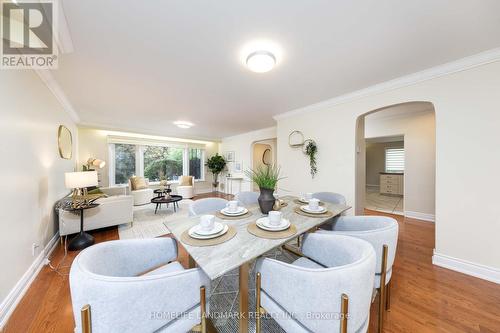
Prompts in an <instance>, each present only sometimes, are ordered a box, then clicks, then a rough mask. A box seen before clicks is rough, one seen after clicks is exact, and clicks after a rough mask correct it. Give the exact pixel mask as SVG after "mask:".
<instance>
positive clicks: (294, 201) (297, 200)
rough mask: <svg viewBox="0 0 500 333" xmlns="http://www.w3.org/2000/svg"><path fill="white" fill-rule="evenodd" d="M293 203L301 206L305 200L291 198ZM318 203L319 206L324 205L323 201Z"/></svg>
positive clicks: (305, 203) (304, 203)
mask: <svg viewBox="0 0 500 333" xmlns="http://www.w3.org/2000/svg"><path fill="white" fill-rule="evenodd" d="M293 203H295V204H297V205H302V206H303V205H307V202H302V201H300V200H299V199H293ZM319 205H320V206H324V205H325V203H324V202H321V201H320V202H319Z"/></svg>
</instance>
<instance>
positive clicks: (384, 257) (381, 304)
mask: <svg viewBox="0 0 500 333" xmlns="http://www.w3.org/2000/svg"><path fill="white" fill-rule="evenodd" d="M388 250H389V247H388V246H387V245H384V247H383V248H382V267H381V268H382V270H381V272H380V296H379V303H378V333H382V329H383V326H384V312H385V296H386V294H385V290H386V288H385V280H386V275H387V252H388Z"/></svg>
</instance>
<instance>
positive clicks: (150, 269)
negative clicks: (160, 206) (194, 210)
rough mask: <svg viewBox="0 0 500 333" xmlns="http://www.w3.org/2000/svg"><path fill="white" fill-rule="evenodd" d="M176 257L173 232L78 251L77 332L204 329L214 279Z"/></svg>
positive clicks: (74, 280)
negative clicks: (185, 266) (161, 235)
mask: <svg viewBox="0 0 500 333" xmlns="http://www.w3.org/2000/svg"><path fill="white" fill-rule="evenodd" d="M176 258H177V246H176V242H175V240H173V239H171V238H155V239H133V240H117V241H109V242H104V243H99V244H96V245H93V246H91V247H88V248H86V249H85V250H83V251H82V252H80V254H78V256H76V258H75V260H74V261H73V263H72V265H71V270H70V274H69V283H70V291H71V301H72V304H73V314H74V318H75V324H76V329H75V332H77V333H90V332H93V333H109V332H156V331H161V332H187V331H189V330H191V329H195V330H198V331H201V332H206V330H207V320H206V318H207V312H208V308H207V306H208V304H207V302H206V299H208V297H209V292H210V290H209V289H210V279H209V278H208V277H207V276H206V275H205V274H204V273H203V271H202V270H201V269H199V268H194V269H187V270H185V269H183V267H182V266H181V265H180V264H179V263H178V262H177V261H174V260H175V259H176ZM178 314H182V316H176V315H178Z"/></svg>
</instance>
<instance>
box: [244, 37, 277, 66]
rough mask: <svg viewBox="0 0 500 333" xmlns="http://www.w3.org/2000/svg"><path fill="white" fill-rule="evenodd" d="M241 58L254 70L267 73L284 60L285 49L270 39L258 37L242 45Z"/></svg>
mask: <svg viewBox="0 0 500 333" xmlns="http://www.w3.org/2000/svg"><path fill="white" fill-rule="evenodd" d="M240 59H241V62H242V63H243V65H244V66H245V67H246V68H248V69H249V70H251V71H252V72H255V73H265V72H269V71H270V70H272V69H273V68H274V67H276V66H277V65H279V64H280V63H281V62H282V60H283V50H282V49H281V47H280V46H279V45H278V44H276V43H274V42H272V41H270V40H267V39H256V40H253V41H250V42H248V43H246V44H245V45H243V46H242V48H241V50H240Z"/></svg>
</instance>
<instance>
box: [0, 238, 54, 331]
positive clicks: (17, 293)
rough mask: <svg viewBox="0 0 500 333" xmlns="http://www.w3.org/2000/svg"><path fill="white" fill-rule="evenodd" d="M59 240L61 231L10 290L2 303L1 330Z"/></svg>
mask: <svg viewBox="0 0 500 333" xmlns="http://www.w3.org/2000/svg"><path fill="white" fill-rule="evenodd" d="M58 240H59V232H57V233H56V234H55V235H54V237H52V238H51V240H50V241H49V242H48V243H47V245H46V246H45V247H44V248H43V250H42V251H41V252H40V254H39V255H38V256H37V257H36V259H35V261H33V263H32V264H31V266H30V267H29V268H28V270H27V271H26V272H25V273H24V274H23V276H22V277H21V279H20V280H19V281H18V282H17V283H16V285H15V286H14V288H12V290H11V291H10V292H9V294H8V295H7V297H5V299H4V300H3V301H2V303H1V304H0V331H1V330H2V329H3V328H4V326H5V324H7V321H8V320H9V317H10V316H11V315H12V312H14V310H15V308H16V307H17V305H18V304H19V302H20V301H21V299H22V298H23V296H24V294H26V291H28V288H29V287H30V286H31V284H32V283H33V281H34V280H35V278H36V277H37V275H38V273H39V272H40V271H41V270H42V268H43V266H44V265H46V264H47V262H46V258H48V257H49V256H50V254H51V253H52V252H53V251H54V249H55V248H56V246H57V242H58Z"/></svg>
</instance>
